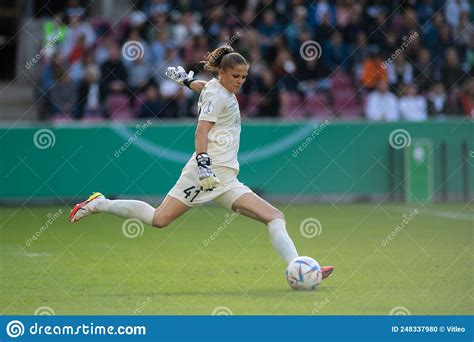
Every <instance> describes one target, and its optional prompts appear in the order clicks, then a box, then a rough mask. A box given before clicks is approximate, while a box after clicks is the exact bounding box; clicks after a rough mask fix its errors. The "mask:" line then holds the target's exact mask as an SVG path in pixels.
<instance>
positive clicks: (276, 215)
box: [267, 208, 285, 223]
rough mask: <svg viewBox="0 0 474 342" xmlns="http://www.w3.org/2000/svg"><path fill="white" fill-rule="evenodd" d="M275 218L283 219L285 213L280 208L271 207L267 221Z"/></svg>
mask: <svg viewBox="0 0 474 342" xmlns="http://www.w3.org/2000/svg"><path fill="white" fill-rule="evenodd" d="M276 219H281V220H284V219H285V215H284V214H283V213H282V212H281V211H280V210H278V209H277V208H273V210H272V213H271V214H270V215H269V217H268V222H270V221H273V220H276ZM268 222H267V223H268Z"/></svg>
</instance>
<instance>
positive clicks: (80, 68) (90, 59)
mask: <svg viewBox="0 0 474 342" xmlns="http://www.w3.org/2000/svg"><path fill="white" fill-rule="evenodd" d="M90 65H94V66H97V63H95V60H94V54H93V53H92V50H86V51H84V55H83V57H82V58H81V59H79V60H77V61H76V62H75V63H74V64H72V65H71V68H70V69H69V73H70V75H71V77H72V79H73V80H74V81H75V82H76V83H79V82H80V81H81V80H82V79H83V78H84V76H85V70H86V69H87V67H88V66H90Z"/></svg>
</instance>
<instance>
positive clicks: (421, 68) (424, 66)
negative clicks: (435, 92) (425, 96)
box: [413, 49, 434, 92]
mask: <svg viewBox="0 0 474 342" xmlns="http://www.w3.org/2000/svg"><path fill="white" fill-rule="evenodd" d="M413 69H414V78H415V79H414V81H415V83H416V85H417V86H418V89H420V91H421V92H424V91H427V90H428V89H429V87H430V86H431V84H433V82H434V63H433V61H432V60H431V54H430V51H429V50H428V49H421V50H419V51H418V55H417V56H416V60H415V67H414V68H413Z"/></svg>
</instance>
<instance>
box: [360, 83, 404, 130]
mask: <svg viewBox="0 0 474 342" xmlns="http://www.w3.org/2000/svg"><path fill="white" fill-rule="evenodd" d="M365 114H366V116H367V119H369V120H371V121H397V120H399V118H400V115H399V113H398V106H397V98H396V97H395V95H394V94H393V93H391V92H390V90H389V86H388V82H387V81H386V80H379V81H378V83H377V88H376V89H375V90H374V91H372V92H371V93H370V94H369V96H368V97H367V104H366V108H365Z"/></svg>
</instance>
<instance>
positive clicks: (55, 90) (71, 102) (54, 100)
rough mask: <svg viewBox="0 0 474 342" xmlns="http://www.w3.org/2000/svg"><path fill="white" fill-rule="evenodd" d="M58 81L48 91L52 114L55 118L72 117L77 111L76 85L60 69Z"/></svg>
mask: <svg viewBox="0 0 474 342" xmlns="http://www.w3.org/2000/svg"><path fill="white" fill-rule="evenodd" d="M57 71H58V72H59V75H57V76H58V81H57V82H56V83H55V84H54V86H53V87H52V89H51V91H50V95H51V105H52V114H53V117H55V118H71V117H74V116H75V114H74V111H75V110H76V109H77V108H76V107H75V106H76V103H77V84H76V83H75V82H74V81H73V80H72V79H71V77H70V76H69V74H68V72H67V71H66V70H65V69H63V68H60V69H58V70H57Z"/></svg>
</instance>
